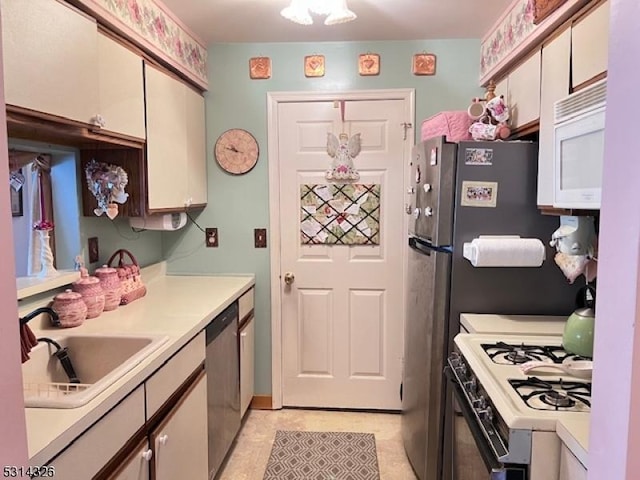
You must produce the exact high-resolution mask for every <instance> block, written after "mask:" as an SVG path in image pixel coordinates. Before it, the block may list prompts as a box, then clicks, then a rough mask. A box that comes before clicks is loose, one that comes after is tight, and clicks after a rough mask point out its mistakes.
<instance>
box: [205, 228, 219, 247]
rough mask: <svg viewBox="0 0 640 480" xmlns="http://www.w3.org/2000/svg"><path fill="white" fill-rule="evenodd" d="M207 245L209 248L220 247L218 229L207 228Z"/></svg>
mask: <svg viewBox="0 0 640 480" xmlns="http://www.w3.org/2000/svg"><path fill="white" fill-rule="evenodd" d="M204 230H205V245H206V246H207V247H217V246H218V229H217V228H205V229H204Z"/></svg>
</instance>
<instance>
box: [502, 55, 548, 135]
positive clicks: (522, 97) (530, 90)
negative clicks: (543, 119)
mask: <svg viewBox="0 0 640 480" xmlns="http://www.w3.org/2000/svg"><path fill="white" fill-rule="evenodd" d="M508 89H509V95H508V102H507V105H509V108H510V114H511V127H512V128H518V127H522V126H523V125H526V124H528V123H531V122H533V121H535V120H538V118H540V50H537V51H536V52H534V54H533V55H531V56H530V57H529V58H527V60H525V61H524V63H522V64H521V65H520V66H519V67H518V68H516V69H515V70H514V71H513V72H511V74H509V84H508Z"/></svg>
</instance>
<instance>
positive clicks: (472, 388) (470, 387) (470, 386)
mask: <svg viewBox="0 0 640 480" xmlns="http://www.w3.org/2000/svg"><path fill="white" fill-rule="evenodd" d="M477 385H478V384H477V382H476V377H475V376H474V375H473V374H472V375H470V376H469V380H468V381H466V382H464V389H465V390H466V391H467V392H469V393H476V387H477Z"/></svg>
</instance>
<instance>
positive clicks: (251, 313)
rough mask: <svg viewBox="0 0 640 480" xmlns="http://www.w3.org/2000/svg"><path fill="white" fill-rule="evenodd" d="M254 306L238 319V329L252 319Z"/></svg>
mask: <svg viewBox="0 0 640 480" xmlns="http://www.w3.org/2000/svg"><path fill="white" fill-rule="evenodd" d="M254 310H255V309H254V308H252V309H251V310H250V311H249V313H247V314H246V315H245V316H244V318H241V319H240V323H238V330H242V329H243V328H244V326H245V325H246V324H247V323H249V322H250V321H251V320H253V319H254Z"/></svg>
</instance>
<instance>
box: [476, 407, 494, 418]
mask: <svg viewBox="0 0 640 480" xmlns="http://www.w3.org/2000/svg"><path fill="white" fill-rule="evenodd" d="M478 416H479V417H480V418H481V419H482V420H486V421H487V422H491V421H492V420H493V410H491V407H487V408H485V409H484V410H480V411H478Z"/></svg>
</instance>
